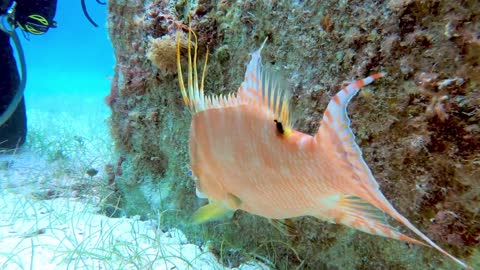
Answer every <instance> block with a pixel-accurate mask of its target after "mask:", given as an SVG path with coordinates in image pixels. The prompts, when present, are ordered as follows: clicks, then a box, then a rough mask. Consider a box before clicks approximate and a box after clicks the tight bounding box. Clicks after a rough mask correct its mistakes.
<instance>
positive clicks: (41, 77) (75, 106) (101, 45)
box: [19, 0, 115, 114]
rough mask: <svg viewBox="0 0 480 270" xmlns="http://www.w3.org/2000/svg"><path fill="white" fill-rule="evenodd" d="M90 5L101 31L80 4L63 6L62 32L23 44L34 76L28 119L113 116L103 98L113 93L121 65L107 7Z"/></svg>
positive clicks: (61, 2) (60, 7) (65, 0)
mask: <svg viewBox="0 0 480 270" xmlns="http://www.w3.org/2000/svg"><path fill="white" fill-rule="evenodd" d="M86 4H87V9H88V11H89V13H90V16H91V17H92V18H93V19H94V20H95V22H96V23H97V24H98V25H99V27H98V28H95V27H93V26H92V25H91V24H90V23H89V22H88V21H87V19H86V18H85V17H84V15H83V12H82V9H81V4H80V0H78V1H70V0H59V1H58V4H57V13H56V16H55V20H56V21H57V24H58V27H57V28H52V29H50V30H49V31H48V32H47V33H46V34H44V35H40V36H35V35H30V40H29V41H28V40H25V39H24V38H23V37H22V38H21V41H22V45H23V48H24V53H25V57H26V62H27V72H28V80H27V86H26V90H25V91H26V93H25V98H26V104H27V113H28V111H29V110H32V109H39V110H48V111H50V112H67V113H73V114H84V113H87V112H88V111H89V110H92V109H94V110H96V111H99V112H101V113H105V114H106V113H108V108H107V107H106V106H104V103H103V98H104V97H105V96H106V95H107V94H108V92H109V89H110V80H109V78H111V77H113V66H114V62H115V61H114V56H113V50H112V46H111V44H110V41H109V39H108V33H107V27H106V16H107V15H106V14H107V7H106V6H105V5H98V4H97V3H96V1H89V0H86ZM19 35H22V34H21V33H20V32H19Z"/></svg>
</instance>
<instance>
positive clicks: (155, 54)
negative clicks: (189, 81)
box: [147, 33, 187, 74]
mask: <svg viewBox="0 0 480 270" xmlns="http://www.w3.org/2000/svg"><path fill="white" fill-rule="evenodd" d="M180 40H181V42H180V44H181V47H182V48H186V44H187V38H186V36H185V34H184V33H181V39H180ZM176 50H177V42H176V40H175V38H174V37H172V36H170V35H166V36H163V37H161V38H156V39H152V40H151V41H150V48H149V49H148V52H147V58H148V59H149V60H150V61H152V63H153V64H154V65H155V66H156V67H157V68H158V69H159V70H160V71H162V72H164V73H168V74H173V73H175V72H176V71H177V62H176V61H177V58H176Z"/></svg>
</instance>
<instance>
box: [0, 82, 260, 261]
mask: <svg viewBox="0 0 480 270" xmlns="http://www.w3.org/2000/svg"><path fill="white" fill-rule="evenodd" d="M57 75H58V74H57ZM67 80H70V81H68V83H70V84H69V85H71V78H70V77H69V76H68V74H66V75H65V76H64V77H61V76H57V77H56V80H54V82H55V83H56V84H58V85H57V86H58V87H59V88H61V87H62V85H67V84H68V83H67V82H66V81H67ZM33 81H34V82H35V79H33ZM37 81H38V80H37ZM62 83H63V84H62ZM35 86H36V87H37V89H33V90H32V91H30V92H27V93H26V101H27V115H28V128H29V134H28V141H27V143H26V145H24V146H23V147H21V148H20V149H18V151H17V152H16V153H14V154H0V192H1V196H0V269H9V270H10V269H42V270H44V269H229V268H226V267H224V266H222V265H220V264H219V263H218V262H217V259H216V258H215V257H214V256H213V255H212V254H211V253H209V252H208V250H207V248H203V249H201V248H200V247H199V246H196V245H194V244H192V243H189V241H188V240H187V239H186V237H185V236H184V235H183V233H182V232H181V231H178V230H176V229H174V228H170V229H168V230H165V229H163V230H162V228H161V220H159V219H157V218H155V219H153V220H149V221H141V220H139V219H138V218H136V217H131V218H108V217H106V216H104V215H101V214H98V211H99V205H100V204H101V202H102V201H101V200H102V198H105V196H108V188H106V173H105V170H104V167H105V165H106V164H107V163H109V162H112V160H113V156H114V145H113V142H112V140H111V138H110V136H109V131H108V125H107V119H108V115H109V113H110V112H109V109H108V107H107V106H106V105H105V104H104V102H103V97H104V94H105V93H104V92H105V91H98V92H97V93H96V94H93V93H95V92H85V91H82V89H90V88H91V87H99V88H103V89H108V86H109V81H108V80H107V79H106V78H103V79H100V82H99V83H93V84H92V85H90V86H89V85H81V82H78V83H77V84H75V86H76V87H75V88H73V87H72V89H70V90H69V91H66V92H61V91H60V92H59V91H54V92H53V93H50V92H47V91H39V90H38V88H39V87H40V88H41V87H42V86H41V83H39V84H36V85H35ZM57 86H56V85H55V84H53V85H52V84H50V85H48V87H49V88H52V87H53V88H55V87H57ZM46 87H47V86H46ZM32 88H33V87H32ZM27 90H28V89H27ZM89 168H95V169H96V170H98V174H97V175H95V176H93V177H90V176H89V175H88V174H86V171H87V170H88V169H89ZM239 269H267V267H265V266H263V265H261V264H259V263H252V264H246V265H242V266H240V267H239Z"/></svg>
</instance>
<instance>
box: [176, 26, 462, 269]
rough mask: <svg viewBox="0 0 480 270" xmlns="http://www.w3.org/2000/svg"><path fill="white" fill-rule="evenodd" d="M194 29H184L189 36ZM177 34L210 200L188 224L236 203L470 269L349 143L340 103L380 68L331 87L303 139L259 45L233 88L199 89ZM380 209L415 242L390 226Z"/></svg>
mask: <svg viewBox="0 0 480 270" xmlns="http://www.w3.org/2000/svg"><path fill="white" fill-rule="evenodd" d="M192 33H193V32H191V31H189V41H190V39H191V35H192ZM179 40H180V39H179V38H177V65H178V76H179V84H180V90H181V92H182V96H183V100H184V102H185V104H186V105H187V106H188V107H189V108H190V110H191V111H192V113H193V118H192V123H191V129H190V163H191V168H192V173H193V175H194V176H195V177H196V179H197V180H196V181H197V191H198V194H200V195H202V196H205V197H206V198H208V199H209V204H207V205H205V206H203V207H201V208H200V209H199V210H197V211H196V212H195V213H194V216H193V221H194V222H196V223H201V222H206V221H209V220H216V219H219V218H222V217H225V216H229V215H231V214H232V213H233V212H234V211H235V210H238V209H241V210H244V211H246V212H249V213H252V214H255V215H259V216H262V217H266V218H269V219H285V218H294V217H299V216H306V215H309V216H314V217H317V218H319V219H321V220H325V221H329V222H335V223H339V224H344V225H346V226H349V227H352V228H355V229H358V230H361V231H364V232H367V233H370V234H375V235H380V236H384V237H389V238H394V239H398V240H402V241H407V242H410V243H414V244H419V245H427V246H431V247H433V248H435V249H437V250H439V251H440V252H441V253H442V254H444V255H445V256H447V257H449V258H451V259H452V260H454V261H455V262H457V263H458V264H460V265H462V266H463V267H465V268H468V266H467V265H466V264H464V263H463V262H461V261H460V260H458V259H457V258H455V257H454V256H452V255H451V254H449V253H447V252H446V251H445V250H443V249H442V248H441V247H439V246H438V245H436V244H435V243H434V242H433V241H431V240H430V239H429V238H428V237H427V236H426V235H424V234H423V233H422V232H421V231H420V230H418V229H417V228H416V227H415V226H413V224H411V223H410V222H409V221H408V220H407V219H406V218H405V217H404V216H402V215H401V214H400V213H399V212H398V211H397V210H396V209H395V208H394V207H393V206H392V205H391V204H390V203H389V202H388V200H387V199H386V198H385V197H384V196H383V194H382V193H381V191H380V189H379V186H378V183H377V181H376V180H375V178H374V177H373V175H372V173H371V171H370V169H369V167H368V165H367V164H366V163H365V161H364V159H363V157H362V152H361V150H360V148H359V147H358V145H357V144H356V142H355V138H354V135H353V131H352V130H351V129H350V120H349V118H348V115H347V112H346V109H347V105H348V103H349V101H350V99H351V98H352V97H353V96H354V95H355V94H356V93H357V92H358V91H359V90H360V88H361V87H362V86H364V85H366V84H369V83H371V82H373V81H374V80H375V79H377V78H380V77H382V76H383V75H384V74H383V73H378V74H374V75H372V76H369V77H367V78H365V79H361V80H358V81H356V82H354V83H352V84H350V85H348V86H347V87H346V88H344V89H342V90H341V91H339V92H338V93H337V94H336V95H335V96H334V97H333V98H332V100H331V101H330V102H329V104H328V106H327V109H326V110H325V112H324V116H323V118H322V120H321V122H320V128H319V130H318V132H317V133H316V134H315V135H314V136H310V135H308V134H304V133H301V132H298V131H295V130H293V128H292V127H291V124H290V118H289V104H288V101H289V96H288V94H287V93H286V92H285V91H284V90H283V89H282V87H280V84H279V83H278V81H277V78H276V77H275V76H273V75H271V74H270V72H268V71H267V70H266V69H265V68H264V67H263V66H262V63H261V56H260V53H261V50H262V47H263V45H262V47H261V48H260V49H259V50H257V51H255V52H254V53H252V58H251V60H250V62H249V64H248V66H247V70H246V73H245V79H244V81H243V83H242V85H241V86H240V88H239V90H238V91H237V93H236V94H230V95H228V96H206V95H204V92H203V80H204V77H205V68H204V73H203V75H202V79H201V83H200V86H199V83H198V76H197V69H196V58H197V48H196V45H194V56H193V60H192V57H191V53H192V49H191V46H190V44H189V45H188V46H187V49H188V85H187V87H185V85H184V82H183V75H182V69H181V63H180V48H181V45H180V41H179ZM193 44H197V42H196V40H195V42H194V43H193ZM205 65H206V64H205ZM385 213H386V214H388V215H389V216H391V217H392V218H394V219H396V220H397V221H399V222H400V223H402V224H403V225H405V226H406V227H408V228H409V229H410V230H412V231H413V232H414V233H415V234H417V235H418V236H419V237H420V238H421V239H422V240H423V241H419V240H416V239H413V238H411V237H409V236H406V235H404V234H402V233H400V232H399V231H398V230H397V229H395V228H393V227H391V226H389V225H388V223H387V221H386V219H385V216H384V214H385Z"/></svg>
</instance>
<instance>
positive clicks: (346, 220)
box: [328, 195, 425, 245]
mask: <svg viewBox="0 0 480 270" xmlns="http://www.w3.org/2000/svg"><path fill="white" fill-rule="evenodd" d="M333 200H335V201H336V203H335V205H336V206H338V207H335V208H332V209H331V210H330V211H331V212H330V213H328V216H333V217H334V218H333V220H332V221H334V222H335V223H338V224H343V225H346V226H348V227H351V228H354V229H357V230H359V231H362V232H366V233H369V234H373V235H379V236H383V237H387V238H393V239H397V240H401V241H405V242H409V243H412V244H416V245H425V244H424V243H423V242H421V241H418V240H416V239H413V238H411V237H409V236H407V235H404V234H402V233H401V232H399V231H398V230H397V229H395V228H393V227H392V226H390V225H388V223H387V218H386V216H385V213H384V212H382V211H381V210H380V209H378V208H376V207H375V206H373V205H372V204H370V203H368V202H367V201H365V200H363V199H361V198H359V197H357V196H350V195H340V196H336V197H335V198H333Z"/></svg>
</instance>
